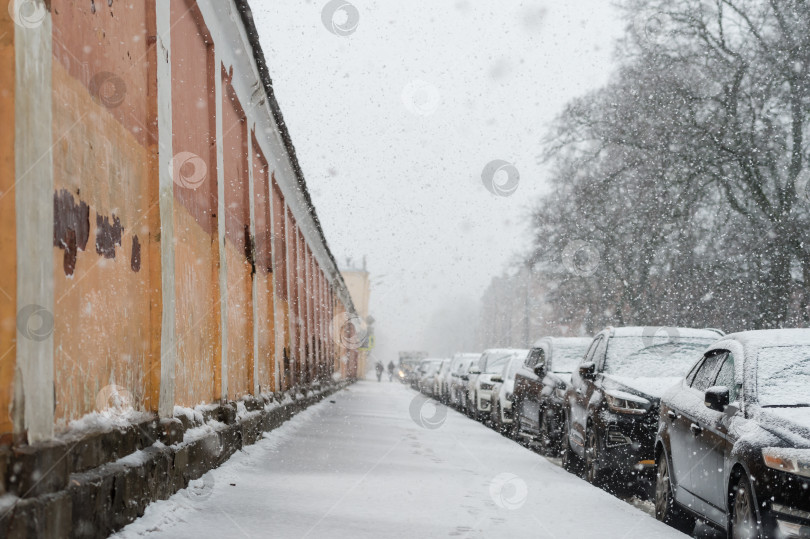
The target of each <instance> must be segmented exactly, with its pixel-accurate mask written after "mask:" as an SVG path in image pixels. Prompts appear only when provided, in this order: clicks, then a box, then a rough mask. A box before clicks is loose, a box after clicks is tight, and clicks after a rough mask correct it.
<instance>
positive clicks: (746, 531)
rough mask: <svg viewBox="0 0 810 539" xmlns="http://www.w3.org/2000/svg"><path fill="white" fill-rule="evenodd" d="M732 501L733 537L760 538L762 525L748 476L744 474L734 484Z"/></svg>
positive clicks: (730, 535) (736, 538)
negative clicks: (758, 518)
mask: <svg viewBox="0 0 810 539" xmlns="http://www.w3.org/2000/svg"><path fill="white" fill-rule="evenodd" d="M733 496H734V498H733V500H732V502H731V515H730V516H731V533H729V537H731V539H759V537H760V536H761V534H760V527H759V523H757V513H756V509H755V508H754V496H753V495H752V494H751V487H750V486H749V484H748V478H747V477H746V476H745V475H742V476H741V477H740V478H739V479H737V483H736V484H735V485H734V492H733Z"/></svg>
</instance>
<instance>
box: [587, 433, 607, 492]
mask: <svg viewBox="0 0 810 539" xmlns="http://www.w3.org/2000/svg"><path fill="white" fill-rule="evenodd" d="M590 427H591V428H589V429H588V434H587V436H586V442H585V480H587V481H588V483H591V484H592V485H597V486H601V485H602V483H603V481H602V479H603V477H604V475H605V474H604V472H603V471H602V470H601V469H600V468H599V455H600V453H601V450H600V449H599V435H598V434H597V433H596V430H595V429H594V428H593V426H590Z"/></svg>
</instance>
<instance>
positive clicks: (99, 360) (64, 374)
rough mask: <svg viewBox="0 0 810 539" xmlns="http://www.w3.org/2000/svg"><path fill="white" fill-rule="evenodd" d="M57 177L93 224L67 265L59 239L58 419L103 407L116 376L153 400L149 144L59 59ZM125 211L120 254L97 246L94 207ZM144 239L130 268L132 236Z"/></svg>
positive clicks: (102, 211) (144, 399)
mask: <svg viewBox="0 0 810 539" xmlns="http://www.w3.org/2000/svg"><path fill="white" fill-rule="evenodd" d="M53 91H54V103H55V104H58V106H56V105H55V106H54V109H53V116H54V126H53V137H54V147H53V161H54V187H55V190H56V192H57V193H60V192H61V191H62V190H66V191H68V192H69V193H70V194H71V195H72V197H73V199H74V200H75V202H76V203H77V204H78V203H79V201H80V200H81V201H83V202H85V203H87V205H88V206H89V208H90V209H89V225H90V234H89V239H88V242H87V246H86V248H85V250H84V251H83V252H82V251H80V252H78V254H77V257H76V265H75V270H74V271H73V273H72V275H67V274H66V271H65V265H64V257H65V253H66V250H65V249H63V248H60V247H57V246H54V248H53V256H54V259H55V263H54V319H55V328H54V369H55V372H54V380H55V386H56V412H55V417H56V420H57V423H64V422H65V421H68V420H71V419H76V418H79V417H81V416H82V415H84V414H86V413H88V412H91V411H93V410H95V409H96V408H97V404H99V405H101V407H106V406H107V405H106V402H104V401H103V399H102V401H99V395H100V394H101V390H102V389H103V388H104V387H105V386H108V385H111V384H115V385H117V386H121V387H123V388H125V389H126V390H127V391H129V392H130V394H131V395H132V397H133V399H134V402H133V404H134V405H135V406H136V407H138V408H143V409H151V408H152V406H153V403H151V402H150V400H151V399H150V395H151V392H150V389H151V383H150V377H149V376H147V373H149V370H150V368H151V358H150V353H151V341H150V339H151V336H152V334H151V331H150V324H151V315H152V310H151V304H150V295H149V291H150V290H151V289H152V285H151V283H150V281H149V271H148V267H149V264H150V262H151V260H150V258H151V256H152V250H151V249H150V248H149V244H150V243H151V242H152V241H153V239H154V237H155V233H156V231H155V230H153V229H152V228H150V217H151V215H152V213H153V212H156V211H157V208H156V206H155V205H154V202H155V200H154V196H153V194H152V193H151V192H150V179H149V178H150V176H149V173H150V168H149V163H150V157H151V156H150V154H149V152H148V150H147V148H145V147H144V146H143V145H141V144H140V143H139V142H138V140H137V139H136V138H135V136H134V135H133V134H132V133H131V132H130V131H129V130H128V129H126V128H125V127H124V125H122V124H121V123H120V122H119V121H118V120H117V119H116V118H115V117H114V116H113V114H111V113H110V112H109V111H108V110H107V108H106V107H104V106H103V105H102V104H100V103H99V102H98V101H96V100H94V99H93V98H92V96H91V95H89V94H88V92H87V89H86V88H85V86H84V85H83V84H82V82H81V81H79V80H77V79H75V78H73V77H71V76H70V75H69V74H68V72H67V71H66V70H65V68H64V67H63V66H62V64H61V63H60V62H56V61H55V62H54V64H53ZM99 215H100V216H102V218H107V219H109V220H110V221H113V220H114V217H115V218H118V219H120V224H121V226H122V227H123V233H122V238H121V245H114V250H115V258H106V257H104V256H101V255H99V254H98V253H97V251H96V242H97V232H98V228H97V217H98V216H99ZM135 236H137V238H138V241H139V242H140V245H141V253H140V270H139V271H134V270H133V269H132V255H133V241H134V237H135ZM158 368H159V367H158Z"/></svg>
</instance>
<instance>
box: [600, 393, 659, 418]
mask: <svg viewBox="0 0 810 539" xmlns="http://www.w3.org/2000/svg"><path fill="white" fill-rule="evenodd" d="M605 399H606V400H607V405H608V408H610V410H611V411H613V412H617V413H620V414H634V415H641V414H644V413H646V412H647V406H649V405H650V401H648V400H646V399H642V398H641V397H635V396H633V397H632V398H630V395H627V396H625V395H622V394H619V393H614V394H611V393H606V394H605Z"/></svg>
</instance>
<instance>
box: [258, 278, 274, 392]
mask: <svg viewBox="0 0 810 539" xmlns="http://www.w3.org/2000/svg"><path fill="white" fill-rule="evenodd" d="M256 313H257V320H256V323H257V324H258V335H257V336H258V339H259V343H258V344H259V357H257V358H256V361H257V362H258V365H259V389H260V391H262V392H266V391H273V390H274V388H275V361H274V355H275V327H274V325H273V319H274V316H273V274H272V273H267V272H265V271H262V270H261V269H260V270H258V273H257V274H256Z"/></svg>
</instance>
